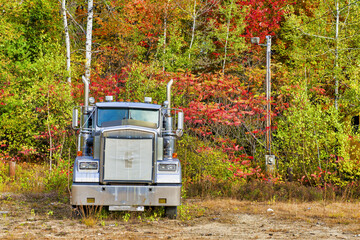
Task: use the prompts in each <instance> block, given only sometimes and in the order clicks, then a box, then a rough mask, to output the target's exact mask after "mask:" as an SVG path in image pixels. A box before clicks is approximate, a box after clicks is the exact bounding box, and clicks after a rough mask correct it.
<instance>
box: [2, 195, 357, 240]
mask: <svg viewBox="0 0 360 240" xmlns="http://www.w3.org/2000/svg"><path fill="white" fill-rule="evenodd" d="M0 215H1V216H0V217H1V220H0V239H360V204H359V203H350V202H332V203H330V202H313V203H296V202H295V203H281V202H267V203H264V202H261V203H259V202H243V201H236V200H231V199H215V200H194V199H190V200H186V201H184V204H183V206H182V207H180V208H179V216H178V218H177V219H176V220H172V219H167V218H159V217H158V214H157V213H156V212H155V213H151V214H147V215H146V214H144V213H143V214H133V213H131V214H130V213H117V215H116V214H115V215H106V216H102V215H100V217H99V216H98V217H92V216H90V217H87V218H79V217H78V218H74V217H73V214H72V209H71V207H70V206H69V204H67V203H63V202H59V201H57V200H56V198H54V196H52V195H51V194H31V195H29V194H28V195H15V194H9V193H0ZM101 216H102V217H101Z"/></svg>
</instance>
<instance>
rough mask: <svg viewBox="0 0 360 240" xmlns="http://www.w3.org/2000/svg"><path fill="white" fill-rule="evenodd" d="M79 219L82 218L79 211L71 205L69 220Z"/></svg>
mask: <svg viewBox="0 0 360 240" xmlns="http://www.w3.org/2000/svg"><path fill="white" fill-rule="evenodd" d="M81 217H82V216H81V212H80V211H79V208H78V206H76V205H72V208H71V218H73V219H80V218H81Z"/></svg>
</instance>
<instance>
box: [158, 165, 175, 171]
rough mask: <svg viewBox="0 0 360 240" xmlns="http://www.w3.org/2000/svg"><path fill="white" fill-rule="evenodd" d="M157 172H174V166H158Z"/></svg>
mask: <svg viewBox="0 0 360 240" xmlns="http://www.w3.org/2000/svg"><path fill="white" fill-rule="evenodd" d="M159 171H171V172H175V171H176V164H159Z"/></svg>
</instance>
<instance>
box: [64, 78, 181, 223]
mask: <svg viewBox="0 0 360 240" xmlns="http://www.w3.org/2000/svg"><path fill="white" fill-rule="evenodd" d="M171 84H172V81H171ZM171 84H170V86H171ZM169 91H170V87H169V84H168V92H169ZM169 95H170V94H169V93H168V97H169ZM109 99H110V100H109ZM91 102H92V104H90V105H89V106H83V107H79V108H75V110H74V114H73V127H74V128H75V129H76V128H78V129H79V136H78V149H77V150H78V154H77V157H76V159H75V162H74V169H73V184H72V189H71V204H72V205H73V206H89V205H90V206H91V205H94V206H105V207H108V209H109V210H110V211H143V210H144V207H154V206H163V207H165V214H166V216H168V217H170V218H174V217H176V214H177V206H179V205H180V204H181V165H180V161H179V159H178V158H177V154H176V149H175V141H176V138H177V137H180V136H181V135H182V131H183V113H182V111H181V110H178V109H171V108H170V99H168V101H165V103H164V105H163V106H162V105H157V104H151V103H150V100H149V98H147V100H146V102H144V103H135V102H113V101H111V98H108V101H107V102H98V103H94V101H91ZM79 112H81V113H82V114H81V115H82V116H80V117H78V113H79ZM173 116H175V117H177V118H175V119H176V123H175V121H173ZM79 119H80V121H79ZM79 123H80V124H79ZM175 124H176V125H177V129H176V130H174V129H175Z"/></svg>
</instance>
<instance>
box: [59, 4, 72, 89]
mask: <svg viewBox="0 0 360 240" xmlns="http://www.w3.org/2000/svg"><path fill="white" fill-rule="evenodd" d="M61 4H62V13H63V19H64V31H65V44H66V70H67V71H68V74H69V76H68V78H67V81H68V83H69V84H70V83H71V58H70V56H71V55H70V54H71V52H70V36H69V28H68V22H67V17H66V0H62V2H61Z"/></svg>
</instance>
